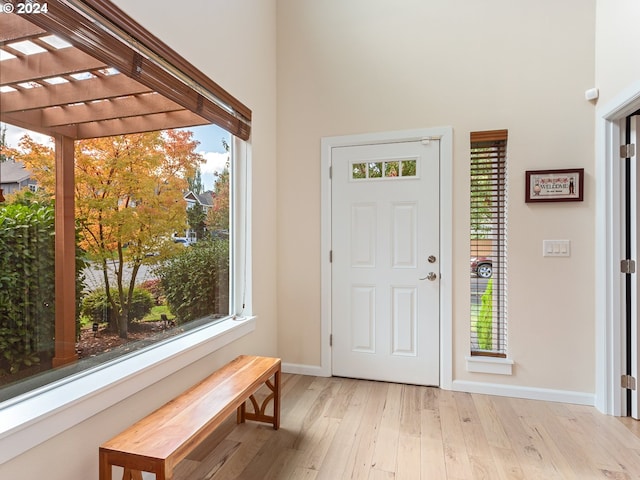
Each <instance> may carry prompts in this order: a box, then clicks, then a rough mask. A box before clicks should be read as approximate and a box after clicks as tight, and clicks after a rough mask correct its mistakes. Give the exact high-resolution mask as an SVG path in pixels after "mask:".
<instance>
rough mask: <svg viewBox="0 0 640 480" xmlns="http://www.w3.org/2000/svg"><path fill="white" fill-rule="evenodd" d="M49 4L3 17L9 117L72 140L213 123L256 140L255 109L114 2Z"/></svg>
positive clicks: (60, 0)
mask: <svg viewBox="0 0 640 480" xmlns="http://www.w3.org/2000/svg"><path fill="white" fill-rule="evenodd" d="M16 3H17V2H16ZM8 4H10V5H11V7H7V5H8ZM90 4H93V5H90ZM47 5H48V12H46V13H40V14H35V13H32V14H28V15H24V14H23V15H18V14H16V13H2V14H0V121H1V122H3V123H8V124H11V125H15V126H19V127H22V128H26V129H29V130H33V131H36V132H39V133H43V134H47V135H51V136H65V137H69V138H73V139H84V138H97V137H105V136H111V135H122V134H129V133H138V132H144V131H153V130H163V129H168V128H182V127H192V126H196V125H205V124H210V123H215V124H218V125H220V126H222V127H223V128H225V129H226V130H228V131H230V132H231V133H233V134H234V135H236V136H239V137H240V138H244V139H247V138H248V137H249V132H250V118H251V112H250V110H249V109H248V108H247V107H244V105H242V104H241V103H240V102H238V101H237V100H235V99H234V98H233V97H231V96H230V95H229V94H227V93H226V92H225V91H224V90H222V89H221V88H220V87H219V86H218V85H216V84H215V83H214V82H212V81H211V80H209V79H208V78H207V77H205V76H204V75H203V74H202V73H201V72H199V71H198V70H196V69H195V67H193V66H192V65H190V64H188V63H187V62H186V61H185V60H184V59H182V58H181V57H179V56H178V55H177V54H176V53H175V52H173V51H172V50H171V49H170V48H169V47H167V46H166V45H165V44H163V43H162V42H161V41H159V40H158V39H157V38H155V37H153V36H152V35H151V34H149V33H148V32H147V31H145V30H144V29H143V28H142V27H140V26H139V25H137V24H135V22H133V20H132V19H130V18H129V17H127V16H126V15H125V14H124V13H123V12H122V11H119V10H117V8H116V7H114V6H113V5H112V4H110V2H108V1H106V0H95V1H90V0H85V1H80V0H53V1H49V2H48V3H47ZM89 6H91V7H92V8H89ZM98 7H99V8H98ZM0 8H3V10H4V11H5V12H6V11H7V10H11V9H13V8H14V4H13V3H12V2H10V1H8V0H5V1H0ZM96 18H97V21H96ZM133 35H135V38H134V37H133ZM167 59H168V60H167ZM225 96H226V97H225Z"/></svg>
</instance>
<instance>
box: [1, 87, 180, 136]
mask: <svg viewBox="0 0 640 480" xmlns="http://www.w3.org/2000/svg"><path fill="white" fill-rule="evenodd" d="M177 110H182V107H181V106H180V105H178V104H177V103H175V102H172V101H171V100H167V99H166V98H164V97H161V96H159V95H156V94H153V93H149V94H142V95H136V96H131V97H118V98H112V99H105V100H102V101H94V102H89V103H80V104H75V105H67V106H59V107H49V108H44V109H42V110H29V111H22V112H14V113H12V114H11V118H12V119H13V120H14V121H20V122H21V123H31V124H36V123H37V122H39V123H40V124H42V126H43V127H45V128H55V127H60V126H65V125H73V124H82V123H89V122H98V121H103V120H111V119H114V118H127V117H139V116H144V115H150V114H154V113H162V112H174V111H177Z"/></svg>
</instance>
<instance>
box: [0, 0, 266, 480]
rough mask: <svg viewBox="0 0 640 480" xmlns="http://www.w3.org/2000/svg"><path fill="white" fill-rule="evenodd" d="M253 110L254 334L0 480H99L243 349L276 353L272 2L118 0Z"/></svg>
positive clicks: (45, 448)
mask: <svg viewBox="0 0 640 480" xmlns="http://www.w3.org/2000/svg"><path fill="white" fill-rule="evenodd" d="M114 3H116V4H117V5H118V6H120V7H121V8H123V9H124V10H125V11H126V12H127V13H129V14H130V15H131V16H133V17H134V19H135V20H137V21H138V22H139V23H140V24H142V25H143V26H144V27H146V28H147V29H148V30H150V31H151V32H152V33H153V34H155V35H156V36H157V37H159V38H160V39H162V40H163V41H164V42H165V43H167V44H168V45H170V46H171V47H172V48H174V49H175V50H177V51H178V52H179V53H180V54H182V55H183V56H184V57H185V58H186V59H187V60H188V61H190V62H191V63H193V64H194V65H195V66H196V67H198V68H199V69H201V70H202V71H203V72H204V73H205V74H207V75H208V76H210V77H211V78H212V79H213V80H214V81H216V82H217V83H219V84H220V85H221V86H222V87H223V88H225V89H226V90H228V91H229V92H230V93H231V94H233V95H234V96H236V97H237V98H239V99H240V100H241V101H242V102H243V103H245V104H246V105H247V106H249V107H250V108H251V109H252V111H253V132H254V133H253V136H252V139H251V143H252V148H253V159H254V163H253V185H252V188H253V215H254V218H253V246H254V249H253V259H254V266H253V278H254V284H255V285H256V288H254V302H253V307H254V313H256V314H257V315H258V317H259V318H258V326H257V329H256V331H255V332H254V333H253V334H251V335H249V336H247V337H244V338H243V339H241V340H239V341H238V342H236V343H235V344H233V345H232V346H230V347H227V348H225V349H223V350H221V351H219V352H217V353H216V354H215V355H212V356H210V357H209V358H206V359H204V360H201V361H199V362H197V363H195V364H193V365H192V366H190V367H189V368H186V369H184V370H182V371H180V373H179V374H175V375H173V376H171V377H169V378H167V379H165V380H163V381H162V382H159V383H157V384H155V385H153V386H151V387H149V388H147V389H146V390H144V391H143V392H141V393H139V394H137V395H136V396H134V397H132V398H128V399H126V400H124V401H122V402H121V403H119V404H117V405H114V406H113V407H112V408H110V409H108V410H106V411H104V412H102V413H100V414H99V415H96V416H94V417H93V418H91V419H90V420H88V421H85V422H83V423H82V424H80V425H79V426H77V427H75V428H72V429H70V430H68V431H66V432H64V433H63V434H61V435H59V436H57V437H55V438H53V439H51V440H49V441H47V442H45V443H43V444H41V445H40V446H38V447H36V448H34V449H32V450H31V451H29V452H27V453H25V454H23V455H21V456H19V457H17V458H15V459H14V460H12V461H10V462H8V463H5V464H3V465H0V478H3V479H9V478H15V479H21V480H35V479H43V478H47V479H49V480H63V479H65V480H68V479H71V478H72V479H78V480H91V479H97V478H98V446H99V445H100V443H102V442H103V441H105V440H107V439H108V438H110V437H112V436H113V435H115V434H116V433H118V432H119V431H121V430H123V429H124V428H126V426H128V425H130V424H131V423H133V422H134V421H135V420H137V419H139V418H141V417H142V416H144V414H146V413H148V412H149V411H151V410H152V409H154V408H156V407H157V406H159V405H161V404H162V403H164V402H166V401H168V400H170V399H171V398H172V397H174V396H175V395H177V394H178V393H179V392H181V391H183V390H185V389H186V388H187V387H189V386H191V385H193V384H194V383H196V381H197V380H199V379H201V378H202V377H204V376H206V375H207V374H208V373H209V372H211V371H212V370H213V369H214V368H215V367H217V366H219V365H221V364H223V363H224V362H226V361H227V360H230V359H231V358H233V357H235V356H236V355H237V354H240V353H249V354H263V355H276V354H277V349H276V333H275V332H276V330H277V325H276V318H277V317H276V301H275V298H276V290H275V271H276V248H275V245H276V231H275V223H276V213H275V212H276V205H275V195H276V192H275V187H276V172H275V141H276V133H275V81H276V76H275V55H276V52H275V1H269V0H234V1H233V2H211V1H208V0H189V1H188V2H182V3H180V4H178V3H176V2H174V1H166V0H116V1H115V2H114Z"/></svg>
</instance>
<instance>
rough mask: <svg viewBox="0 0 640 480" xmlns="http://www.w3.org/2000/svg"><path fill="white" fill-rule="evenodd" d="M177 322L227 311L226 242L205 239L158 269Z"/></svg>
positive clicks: (224, 313)
mask: <svg viewBox="0 0 640 480" xmlns="http://www.w3.org/2000/svg"><path fill="white" fill-rule="evenodd" d="M157 274H158V276H159V277H160V279H161V281H162V286H163V288H164V291H165V295H166V298H167V304H168V305H169V308H170V309H171V311H172V312H173V313H174V314H175V315H176V317H177V319H178V321H180V322H187V321H190V320H195V319H197V318H201V317H205V316H207V315H211V314H214V315H226V314H228V312H229V293H228V292H229V241H228V240H227V239H216V240H204V241H200V242H197V243H196V244H194V245H192V246H191V247H187V248H185V249H184V250H183V251H182V252H181V253H180V254H179V255H178V256H176V257H173V258H172V259H170V260H169V261H167V262H166V263H164V264H163V265H162V266H161V267H159V268H158V269H157Z"/></svg>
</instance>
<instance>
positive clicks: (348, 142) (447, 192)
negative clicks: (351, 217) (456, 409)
mask: <svg viewBox="0 0 640 480" xmlns="http://www.w3.org/2000/svg"><path fill="white" fill-rule="evenodd" d="M425 138H438V139H439V140H440V262H441V263H440V272H441V274H442V278H441V280H440V387H441V388H444V389H448V390H450V389H451V386H452V382H453V357H452V355H453V301H452V298H453V282H452V280H453V278H452V273H453V129H452V128H451V127H436V128H424V129H416V130H403V131H394V132H382V133H367V134H360V135H346V136H339V137H325V138H322V142H321V147H322V152H321V175H320V177H321V185H320V186H321V214H320V215H321V241H320V259H321V261H320V263H321V285H320V291H321V297H320V302H321V305H320V316H321V322H320V330H321V331H320V335H321V350H320V354H321V360H320V361H321V365H320V371H321V373H319V374H320V375H325V376H331V371H332V365H331V346H330V344H329V339H330V336H331V263H330V261H329V251H330V250H331V179H330V177H329V172H330V167H331V151H332V149H333V148H336V147H345V146H354V145H371V144H380V143H392V142H406V141H415V140H421V139H425Z"/></svg>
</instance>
